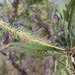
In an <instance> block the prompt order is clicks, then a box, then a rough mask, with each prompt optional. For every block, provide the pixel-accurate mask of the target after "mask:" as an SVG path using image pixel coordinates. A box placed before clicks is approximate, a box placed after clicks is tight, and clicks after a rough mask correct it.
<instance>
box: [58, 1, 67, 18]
mask: <svg viewBox="0 0 75 75" xmlns="http://www.w3.org/2000/svg"><path fill="white" fill-rule="evenodd" d="M58 3H59V9H60V11H61V15H62V18H63V19H64V18H65V16H64V11H66V7H65V5H64V3H63V2H62V0H58Z"/></svg>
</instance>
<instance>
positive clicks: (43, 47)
mask: <svg viewBox="0 0 75 75" xmlns="http://www.w3.org/2000/svg"><path fill="white" fill-rule="evenodd" d="M11 45H19V46H21V48H23V49H25V50H52V51H58V52H63V51H64V49H62V48H59V47H56V46H52V45H41V44H37V43H25V42H16V43H11ZM13 48H14V47H13ZM17 48H18V47H16V49H17Z"/></svg>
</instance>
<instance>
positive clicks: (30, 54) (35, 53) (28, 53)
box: [20, 51, 62, 60]
mask: <svg viewBox="0 0 75 75" xmlns="http://www.w3.org/2000/svg"><path fill="white" fill-rule="evenodd" d="M52 55H62V53H50V52H45V51H25V52H23V53H21V54H20V60H22V59H24V58H27V57H46V56H52Z"/></svg>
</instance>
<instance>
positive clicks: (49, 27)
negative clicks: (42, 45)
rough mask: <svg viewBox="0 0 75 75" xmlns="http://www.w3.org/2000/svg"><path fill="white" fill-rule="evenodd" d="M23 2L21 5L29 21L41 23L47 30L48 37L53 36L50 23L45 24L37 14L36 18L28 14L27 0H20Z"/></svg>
mask: <svg viewBox="0 0 75 75" xmlns="http://www.w3.org/2000/svg"><path fill="white" fill-rule="evenodd" d="M22 2H23V6H24V9H25V10H26V14H27V18H28V19H29V20H30V21H31V22H34V23H36V24H37V25H41V26H42V27H44V28H45V30H46V31H47V33H48V34H49V37H53V35H54V33H53V30H52V27H51V26H50V25H47V24H45V23H44V22H43V21H42V20H41V19H40V18H39V16H38V15H36V17H37V18H38V19H36V18H32V17H31V16H30V14H29V13H28V6H27V2H26V0H22ZM34 12H35V11H34Z"/></svg>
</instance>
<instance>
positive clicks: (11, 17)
mask: <svg viewBox="0 0 75 75" xmlns="http://www.w3.org/2000/svg"><path fill="white" fill-rule="evenodd" d="M62 1H63V3H64V5H65V6H66V0H62ZM55 11H57V12H58V13H59V14H60V9H59V7H58V1H57V0H0V20H3V21H4V22H6V23H9V24H10V25H11V26H12V25H13V26H14V27H16V28H18V29H21V30H25V28H27V29H28V30H30V31H32V32H33V33H34V34H36V35H38V36H39V37H41V38H43V39H44V40H47V41H48V43H50V44H51V45H55V46H58V47H61V48H63V46H62V43H61V42H60V41H59V39H58V38H57V37H56V36H55V33H54V30H53V28H52V24H54V25H55V26H56V28H57V30H58V35H59V37H60V38H61V40H62V41H63V43H64V45H65V46H67V44H66V42H65V40H64V39H65V38H64V36H63V30H64V29H63V19H61V18H60V17H59V15H57V14H58V13H57V12H55ZM52 22H53V23H52ZM73 23H74V22H73ZM12 41H15V42H19V41H20V38H19V37H18V36H16V35H11V34H10V33H8V32H7V31H5V30H2V29H0V42H1V45H2V43H3V44H8V43H11V42H12ZM21 51H22V50H21ZM21 51H20V50H16V51H15V50H11V51H10V50H6V51H4V52H1V53H2V54H0V75H69V73H68V71H67V70H66V69H65V68H64V65H63V63H64V64H65V59H66V55H64V56H61V58H60V55H59V56H55V57H56V58H57V59H55V58H54V57H53V56H49V57H45V58H26V59H24V60H23V61H22V62H21V63H20V64H18V63H17V62H16V60H17V56H19V53H20V52H21ZM22 52H23V51H22ZM14 53H15V54H14ZM4 55H6V56H4ZM14 59H15V60H14ZM53 60H54V61H53ZM58 60H59V61H58ZM60 61H61V62H62V63H60ZM70 64H72V63H70ZM58 65H59V66H58ZM13 66H14V67H13ZM20 67H22V68H20ZM63 68H64V69H63ZM72 68H73V67H72ZM64 70H66V72H67V73H65V72H64ZM70 74H71V75H73V72H71V73H70Z"/></svg>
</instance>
